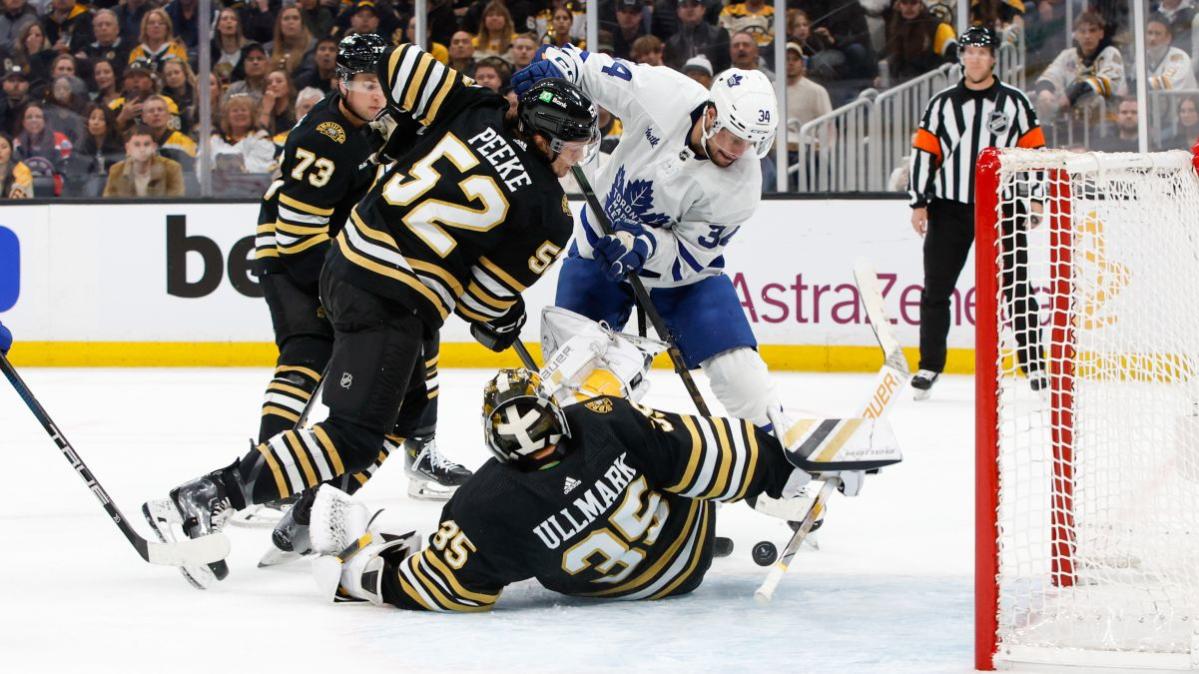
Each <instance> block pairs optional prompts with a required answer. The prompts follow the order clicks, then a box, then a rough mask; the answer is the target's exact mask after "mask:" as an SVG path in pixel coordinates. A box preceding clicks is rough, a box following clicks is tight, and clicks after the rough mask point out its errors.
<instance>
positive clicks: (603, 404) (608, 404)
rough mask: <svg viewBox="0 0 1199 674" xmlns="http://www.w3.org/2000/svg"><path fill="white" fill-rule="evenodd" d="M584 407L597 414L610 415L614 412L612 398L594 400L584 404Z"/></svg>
mask: <svg viewBox="0 0 1199 674" xmlns="http://www.w3.org/2000/svg"><path fill="white" fill-rule="evenodd" d="M583 407H586V408H587V409H589V410H591V411H592V412H595V413H596V414H608V413H609V412H611V411H612V399H611V398H593V399H591V400H588V401H587V402H585V403H583Z"/></svg>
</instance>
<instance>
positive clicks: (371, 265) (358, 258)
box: [337, 218, 450, 319]
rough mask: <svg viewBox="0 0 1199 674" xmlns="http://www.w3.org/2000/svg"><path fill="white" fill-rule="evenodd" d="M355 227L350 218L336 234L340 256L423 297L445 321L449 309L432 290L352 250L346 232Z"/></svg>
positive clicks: (394, 269)
mask: <svg viewBox="0 0 1199 674" xmlns="http://www.w3.org/2000/svg"><path fill="white" fill-rule="evenodd" d="M356 225H357V219H356V218H351V222H349V223H346V226H345V228H343V229H342V230H341V231H340V232H338V234H337V247H338V249H339V250H341V254H342V255H344V256H345V257H346V259H347V260H349V261H350V262H352V263H353V264H356V265H358V266H359V267H362V268H363V269H366V270H368V271H371V272H374V273H376V274H379V275H380V276H386V277H387V278H390V279H393V280H395V281H399V282H400V283H403V284H404V285H405V286H407V287H409V288H411V289H412V290H415V291H416V292H417V293H419V294H420V295H421V296H422V297H424V298H425V300H427V301H428V302H429V304H432V305H433V307H434V308H435V309H436V310H437V313H438V314H439V315H440V316H441V318H442V319H445V317H446V316H448V315H449V314H450V312H449V309H447V308H446V306H445V303H444V302H442V300H441V298H439V297H438V296H437V294H436V293H434V292H433V291H432V290H429V288H428V287H426V286H425V284H424V283H422V282H421V281H420V279H419V278H417V277H416V275H415V274H413V273H412V272H409V271H407V270H404V269H400V268H398V267H393V266H389V265H388V264H386V263H383V262H379V261H377V260H375V259H373V258H371V257H368V254H367V253H365V252H363V253H360V252H358V251H357V250H355V249H354V247H353V244H351V243H350V241H349V236H348V234H347V232H349V230H350V229H358V228H357V226H356ZM358 231H359V233H363V232H362V230H361V229H358ZM396 254H397V255H398V254H399V253H398V252H397V253H396Z"/></svg>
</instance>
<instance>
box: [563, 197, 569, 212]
mask: <svg viewBox="0 0 1199 674" xmlns="http://www.w3.org/2000/svg"><path fill="white" fill-rule="evenodd" d="M562 212H563V213H565V214H566V215H570V199H567V198H566V195H565V194H563V195H562Z"/></svg>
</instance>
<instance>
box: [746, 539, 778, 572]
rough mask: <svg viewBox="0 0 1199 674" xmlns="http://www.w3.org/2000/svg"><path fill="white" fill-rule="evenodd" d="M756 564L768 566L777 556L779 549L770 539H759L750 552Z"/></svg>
mask: <svg viewBox="0 0 1199 674" xmlns="http://www.w3.org/2000/svg"><path fill="white" fill-rule="evenodd" d="M750 554H752V555H753V558H754V562H756V563H757V564H758V566H770V565H771V564H774V562H775V560H777V559H778V558H779V550H778V548H776V547H774V543H771V542H770V541H759V542H758V544H757V545H755V546H754V549H753V550H752V551H751V552H750Z"/></svg>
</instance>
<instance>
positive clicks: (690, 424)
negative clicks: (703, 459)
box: [666, 414, 704, 493]
mask: <svg viewBox="0 0 1199 674" xmlns="http://www.w3.org/2000/svg"><path fill="white" fill-rule="evenodd" d="M679 418H680V419H682V420H683V426H684V427H685V428H686V429H687V433H688V434H689V435H690V436H691V458H689V459H688V460H687V469H686V470H684V471H683V477H682V479H680V480H679V481H678V482H676V483H675V484H673V485H671V486H669V487H667V488H666V491H671V492H675V493H680V492H683V491H685V490H686V489H687V487H688V485H690V484H691V481H692V480H693V479H694V478H695V469H696V468H697V467H698V466H699V457H700V454H701V453H702V447H703V442H704V441H703V438H701V437H700V435H699V431H698V430H696V428H695V422H694V421H693V420H692V418H691V417H689V416H687V415H685V414H682V415H679Z"/></svg>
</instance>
